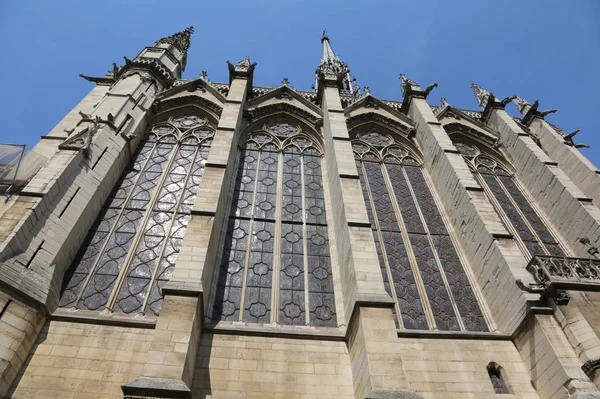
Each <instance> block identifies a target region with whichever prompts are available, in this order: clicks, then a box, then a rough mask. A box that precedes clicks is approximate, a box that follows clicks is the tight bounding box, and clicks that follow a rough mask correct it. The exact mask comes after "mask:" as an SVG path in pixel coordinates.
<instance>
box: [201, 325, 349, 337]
mask: <svg viewBox="0 0 600 399" xmlns="http://www.w3.org/2000/svg"><path fill="white" fill-rule="evenodd" d="M204 330H205V331H207V332H212V333H216V334H232V335H249V336H258V337H279V338H301V339H302V338H303V339H314V340H327V341H345V339H346V331H345V329H343V328H340V327H309V326H283V325H278V324H250V323H243V322H229V321H220V322H218V323H207V324H205V325H204Z"/></svg>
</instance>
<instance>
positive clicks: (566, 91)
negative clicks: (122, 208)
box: [0, 0, 600, 165]
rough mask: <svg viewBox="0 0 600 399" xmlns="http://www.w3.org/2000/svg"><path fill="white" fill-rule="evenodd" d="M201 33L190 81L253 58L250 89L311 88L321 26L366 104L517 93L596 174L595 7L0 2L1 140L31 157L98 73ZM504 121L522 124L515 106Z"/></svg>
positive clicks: (599, 7)
mask: <svg viewBox="0 0 600 399" xmlns="http://www.w3.org/2000/svg"><path fill="white" fill-rule="evenodd" d="M188 25H194V27H195V28H196V33H195V34H194V36H193V38H192V46H191V48H190V51H189V56H188V68H187V70H186V71H185V73H184V78H194V77H197V76H198V75H199V74H200V72H201V71H202V70H207V71H208V74H209V75H208V77H209V79H211V80H213V81H221V82H225V81H226V80H227V76H228V75H227V67H226V65H225V60H228V59H229V60H231V61H232V62H234V63H235V62H237V61H239V60H240V59H242V58H243V57H244V56H245V55H250V56H251V58H252V60H253V61H257V62H258V66H257V69H256V72H255V84H256V85H261V86H277V85H279V84H280V82H281V79H282V78H283V77H287V78H289V80H290V82H291V84H292V85H293V86H295V87H296V88H298V89H303V90H310V87H311V84H312V83H313V80H314V70H315V68H316V67H317V65H318V62H319V57H320V41H319V38H320V35H321V29H322V28H327V31H328V33H329V35H330V37H331V41H332V45H333V48H334V50H335V51H336V52H337V54H338V55H339V56H340V57H341V58H342V59H343V60H344V61H346V62H347V63H348V65H349V66H350V69H351V72H352V74H353V75H355V76H356V77H357V79H358V80H359V83H360V84H361V85H362V86H369V87H370V89H371V93H372V94H373V95H375V96H377V97H381V98H386V99H396V100H399V99H401V93H400V85H399V81H398V74H399V73H400V72H403V73H406V74H407V75H408V76H409V77H411V78H413V79H414V80H416V81H417V82H419V83H421V84H422V85H428V84H429V83H432V82H437V83H439V87H438V88H437V89H436V90H435V91H434V92H433V93H432V95H431V97H430V103H431V104H437V103H438V102H439V98H440V97H442V96H443V97H446V98H447V99H448V101H449V102H450V104H452V105H455V106H457V107H461V108H470V109H477V106H476V102H475V98H474V96H473V94H472V91H471V89H470V87H469V85H470V84H471V83H472V82H476V83H478V84H479V85H480V86H482V87H484V88H486V89H488V90H491V91H493V92H494V93H495V94H496V95H497V96H498V97H504V96H508V95H511V94H518V95H519V96H521V97H523V98H526V99H528V100H530V101H533V100H534V99H536V98H538V99H539V100H540V104H541V106H540V108H542V109H547V108H556V109H558V113H556V114H554V115H551V116H549V117H548V120H549V121H550V122H552V123H555V124H556V125H558V126H559V127H561V128H562V129H563V130H566V131H571V130H573V129H575V128H576V127H580V128H581V129H582V131H581V133H580V134H579V135H578V136H577V140H576V141H578V142H585V143H589V144H591V145H592V148H591V149H590V150H584V153H585V154H586V155H587V156H588V157H589V158H590V159H591V160H592V161H593V162H594V163H595V164H596V165H600V118H599V117H598V113H599V110H598V105H599V101H598V96H599V95H600V79H599V78H598V72H599V71H600V1H598V0H572V1H565V0H561V1H558V0H518V1H517V0H503V1H482V0H469V1H465V0H461V1H449V0H438V1H415V0H412V1H406V0H402V1H400V0H396V1H378V0H372V1H337V0H336V1H331V0H321V1H299V0H295V1H284V0H269V1H266V0H257V1H233V0H230V1H223V0H221V1H197V0H196V1H183V0H180V1H176V2H172V1H150V0H146V1H141V0H121V1H113V0H104V1H88V0H86V1H81V0H78V1H62V0H56V1H41V0H37V1H31V0H13V1H10V0H3V1H0V39H1V40H0V42H1V43H2V50H1V51H2V52H3V55H2V57H1V59H2V61H1V62H0V87H1V88H2V89H1V90H2V96H1V97H0V105H1V107H0V110H1V111H0V122H1V126H2V128H1V129H0V142H5V143H25V144H27V145H29V146H30V147H31V146H33V145H34V144H35V143H36V142H37V140H39V137H40V136H41V135H45V134H47V133H48V131H49V130H50V129H51V128H52V127H53V126H54V125H55V124H56V123H57V122H58V121H59V120H60V119H61V118H62V117H63V116H64V115H65V114H66V113H67V112H68V111H69V110H70V109H71V108H73V107H75V106H76V104H77V103H78V102H79V100H80V99H81V98H83V97H84V96H85V95H86V93H87V92H88V91H89V90H90V89H91V88H92V83H89V82H86V81H84V80H83V79H81V78H79V77H78V74H79V73H84V74H86V75H92V76H101V75H104V74H105V73H106V71H107V70H109V69H110V68H111V63H112V62H113V61H114V62H117V63H118V64H119V65H121V64H122V63H123V56H127V57H128V58H133V57H135V55H136V54H137V53H138V52H139V51H140V50H141V49H142V48H143V47H145V46H148V45H151V44H152V43H153V42H154V40H156V39H158V38H160V37H162V36H166V35H170V34H172V33H174V32H177V31H179V30H182V29H183V28H185V27H186V26H188ZM509 112H511V113H514V112H515V108H514V105H512V104H511V105H510V109H509Z"/></svg>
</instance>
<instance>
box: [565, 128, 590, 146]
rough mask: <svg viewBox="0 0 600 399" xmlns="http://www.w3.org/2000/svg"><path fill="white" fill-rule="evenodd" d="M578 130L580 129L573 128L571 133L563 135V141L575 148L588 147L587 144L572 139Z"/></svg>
mask: <svg viewBox="0 0 600 399" xmlns="http://www.w3.org/2000/svg"><path fill="white" fill-rule="evenodd" d="M580 131H581V129H579V128H577V129H575V130H573V131H572V132H571V133H569V134H567V135H565V137H564V143H565V144H566V145H568V146H571V147H575V148H590V145H589V144H582V143H575V142H574V141H573V137H575V136H576V135H577V133H579V132H580Z"/></svg>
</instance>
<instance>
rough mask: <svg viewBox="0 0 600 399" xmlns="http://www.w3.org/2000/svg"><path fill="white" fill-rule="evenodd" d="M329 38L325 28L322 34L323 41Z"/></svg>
mask: <svg viewBox="0 0 600 399" xmlns="http://www.w3.org/2000/svg"><path fill="white" fill-rule="evenodd" d="M326 39H327V40H329V36H327V29H323V34H322V35H321V41H323V40H326Z"/></svg>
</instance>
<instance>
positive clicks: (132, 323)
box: [50, 308, 157, 329]
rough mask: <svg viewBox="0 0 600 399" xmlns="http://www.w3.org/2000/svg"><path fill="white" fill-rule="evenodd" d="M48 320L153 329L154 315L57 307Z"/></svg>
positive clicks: (154, 325) (155, 318)
mask: <svg viewBox="0 0 600 399" xmlns="http://www.w3.org/2000/svg"><path fill="white" fill-rule="evenodd" d="M50 320H53V321H68V322H73V323H85V324H100V325H105V326H120V327H135V328H148V329H154V328H155V327H156V320H157V317H156V316H142V315H140V314H136V315H128V314H122V313H109V314H102V313H100V312H96V311H92V310H72V309H64V308H59V309H56V310H55V311H54V313H52V315H51V316H50Z"/></svg>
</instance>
